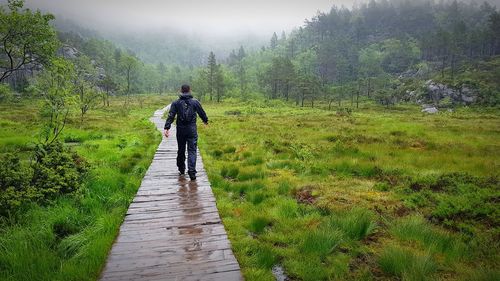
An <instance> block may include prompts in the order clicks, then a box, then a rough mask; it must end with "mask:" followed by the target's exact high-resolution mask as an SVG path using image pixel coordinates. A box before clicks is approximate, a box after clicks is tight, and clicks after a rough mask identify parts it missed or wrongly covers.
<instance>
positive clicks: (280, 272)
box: [272, 264, 289, 281]
mask: <svg viewBox="0 0 500 281" xmlns="http://www.w3.org/2000/svg"><path fill="white" fill-rule="evenodd" d="M272 272H273V275H274V278H275V279H276V281H288V280H289V279H288V277H287V276H286V274H285V270H284V269H283V267H281V265H279V264H277V265H275V266H273V269H272Z"/></svg>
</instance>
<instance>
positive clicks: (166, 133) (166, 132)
mask: <svg viewBox="0 0 500 281" xmlns="http://www.w3.org/2000/svg"><path fill="white" fill-rule="evenodd" d="M163 134H164V135H165V137H166V138H168V136H169V132H168V130H165V131H164V132H163Z"/></svg>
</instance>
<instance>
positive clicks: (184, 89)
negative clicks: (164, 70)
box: [181, 85, 191, 94]
mask: <svg viewBox="0 0 500 281" xmlns="http://www.w3.org/2000/svg"><path fill="white" fill-rule="evenodd" d="M189 92H191V87H190V86H189V85H182V87H181V93H183V94H185V93H189Z"/></svg>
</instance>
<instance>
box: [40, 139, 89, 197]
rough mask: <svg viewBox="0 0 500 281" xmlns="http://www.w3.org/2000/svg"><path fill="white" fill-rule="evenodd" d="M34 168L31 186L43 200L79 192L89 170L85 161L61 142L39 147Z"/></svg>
mask: <svg viewBox="0 0 500 281" xmlns="http://www.w3.org/2000/svg"><path fill="white" fill-rule="evenodd" d="M32 168H33V178H32V180H31V184H32V185H33V187H34V188H36V190H37V192H38V193H40V195H41V197H42V198H43V199H52V198H54V197H56V196H57V195H59V194H69V193H74V192H77V191H78V190H79V189H80V188H81V186H82V182H83V178H84V176H85V174H86V172H87V170H88V167H87V163H86V162H85V160H84V159H83V158H81V157H80V156H78V154H76V153H74V152H71V151H70V150H69V149H68V148H65V147H64V146H63V145H62V144H61V143H60V142H55V143H53V144H47V145H38V146H37V147H36V149H35V152H34V163H33V164H32Z"/></svg>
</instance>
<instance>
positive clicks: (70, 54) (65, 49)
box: [57, 45, 80, 59]
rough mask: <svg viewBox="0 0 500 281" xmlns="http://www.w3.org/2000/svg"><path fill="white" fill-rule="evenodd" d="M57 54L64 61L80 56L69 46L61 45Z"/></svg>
mask: <svg viewBox="0 0 500 281" xmlns="http://www.w3.org/2000/svg"><path fill="white" fill-rule="evenodd" d="M57 53H58V54H59V55H60V56H62V57H64V58H66V59H76V58H77V57H78V56H79V55H80V52H79V51H78V50H77V49H76V48H75V47H72V46H69V45H63V46H62V47H61V48H59V50H58V51H57Z"/></svg>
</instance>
